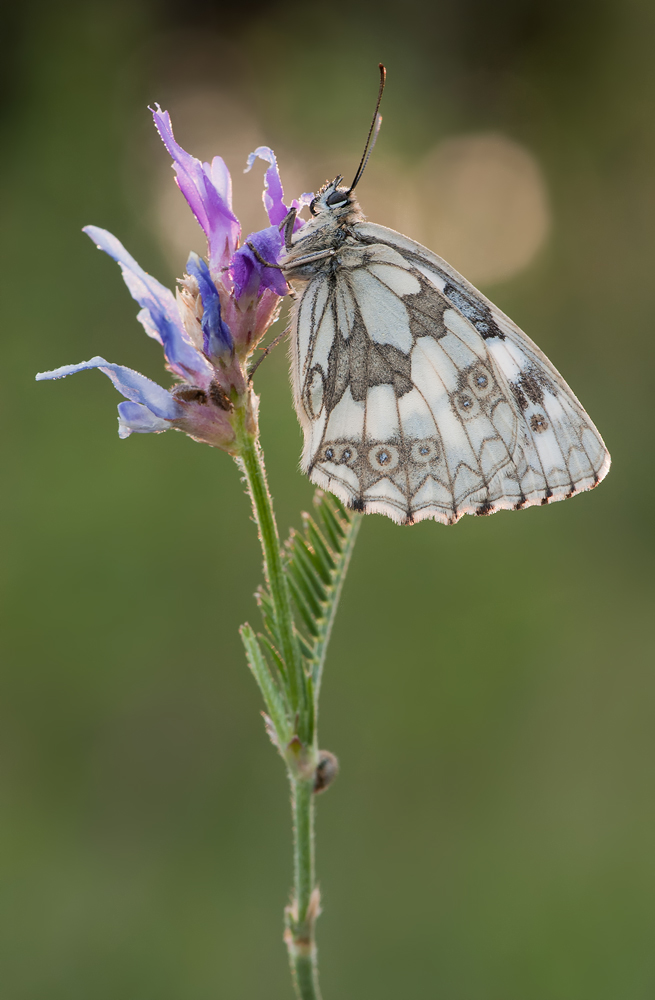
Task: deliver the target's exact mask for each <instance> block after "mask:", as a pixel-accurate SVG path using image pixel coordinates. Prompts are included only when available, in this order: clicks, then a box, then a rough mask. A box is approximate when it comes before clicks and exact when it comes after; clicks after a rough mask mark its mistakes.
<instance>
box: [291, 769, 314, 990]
mask: <svg viewBox="0 0 655 1000" xmlns="http://www.w3.org/2000/svg"><path fill="white" fill-rule="evenodd" d="M290 778H291V802H292V807H293V838H294V842H293V874H294V895H293V899H292V902H291V904H290V905H289V906H288V907H287V908H286V911H285V917H286V930H285V934H284V940H285V942H286V945H287V948H288V951H289V962H290V964H291V974H292V976H293V981H294V985H295V987H296V993H297V994H298V997H299V998H300V1000H321V994H320V990H319V987H318V958H317V953H316V942H315V937H314V927H315V924H316V917H317V916H318V914H319V892H318V888H317V887H316V886H315V874H314V798H315V796H314V782H313V779H312V780H311V781H307V780H304V781H303V780H300V779H298V778H294V777H293V776H292V775H290Z"/></svg>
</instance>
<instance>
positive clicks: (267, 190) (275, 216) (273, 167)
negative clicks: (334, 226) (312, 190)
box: [244, 146, 314, 233]
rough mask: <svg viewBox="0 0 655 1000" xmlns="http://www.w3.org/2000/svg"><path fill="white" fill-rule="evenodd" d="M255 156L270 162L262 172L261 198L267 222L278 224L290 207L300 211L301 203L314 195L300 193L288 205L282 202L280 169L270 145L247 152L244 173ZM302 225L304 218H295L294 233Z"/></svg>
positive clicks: (273, 224)
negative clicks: (262, 190)
mask: <svg viewBox="0 0 655 1000" xmlns="http://www.w3.org/2000/svg"><path fill="white" fill-rule="evenodd" d="M257 157H259V159H260V160H264V161H265V162H266V163H269V164H270V166H269V168H268V170H267V171H266V173H265V174H264V192H263V194H262V200H263V202H264V208H265V209H266V211H267V212H268V219H269V222H270V223H271V225H272V226H279V225H280V223H281V222H283V221H284V219H286V217H287V215H288V214H289V209H290V208H296V209H298V211H300V209H301V208H302V207H303V205H309V203H310V202H311V200H312V199H313V197H314V195H313V194H309V193H308V194H301V196H300V198H294V199H293V201H292V202H291V204H290V205H286V204H285V202H284V188H283V187H282V180H281V178H280V171H279V168H278V165H277V157H276V155H275V153H274V152H273V150H272V149H271V148H270V146H258V147H257V149H256V150H255V151H254V153H250V154H249V156H248V160H247V165H246V169H245V170H244V174H247V173H248V171H249V170H251V169H252V165H253V163H254V162H255V160H256V159H257ZM304 225H305V220H304V219H298V218H297V219H296V220H295V222H294V224H293V231H294V233H295V232H296V231H297V230H298V229H300V228H301V226H304Z"/></svg>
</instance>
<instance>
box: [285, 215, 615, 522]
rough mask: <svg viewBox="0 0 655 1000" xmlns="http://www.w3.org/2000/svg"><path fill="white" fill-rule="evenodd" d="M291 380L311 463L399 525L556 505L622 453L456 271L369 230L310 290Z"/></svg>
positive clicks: (394, 236) (298, 317)
mask: <svg viewBox="0 0 655 1000" xmlns="http://www.w3.org/2000/svg"><path fill="white" fill-rule="evenodd" d="M292 361H293V363H292V379H293V385H294V397H295V403H296V409H297V412H298V417H299V419H300V423H301V426H302V427H303V431H304V435H305V447H304V450H303V456H302V460H301V465H302V468H303V471H305V472H307V473H308V475H309V476H310V478H311V479H312V481H313V482H315V483H316V484H317V485H319V486H321V487H323V488H325V489H328V490H330V491H332V492H333V493H335V494H336V495H337V496H339V497H340V499H342V500H343V501H344V502H345V503H347V504H348V505H349V506H351V507H353V508H354V509H357V510H363V511H366V512H371V513H373V512H379V513H383V514H386V515H387V516H389V517H391V518H393V520H395V521H397V522H399V523H411V522H414V521H419V520H423V519H425V518H434V519H435V520H439V521H442V522H444V523H448V524H452V523H455V521H457V520H458V519H459V518H460V517H461V516H462V515H463V514H466V513H470V514H490V513H493V512H494V511H496V510H501V509H512V508H520V507H525V506H529V505H533V504H541V503H548V502H552V501H554V500H561V499H564V498H565V497H568V496H572V495H573V494H574V493H577V492H580V491H582V490H586V489H590V488H592V487H593V486H595V485H596V484H597V483H598V482H600V480H601V479H602V478H603V477H604V475H605V474H606V473H607V470H608V468H609V455H608V453H607V451H606V449H605V446H604V444H603V442H602V439H601V438H600V435H599V434H598V431H597V430H596V428H595V427H594V425H593V424H592V422H591V421H590V419H589V417H588V416H587V414H586V413H585V411H584V409H583V408H582V406H581V404H580V403H579V402H578V400H577V399H576V397H575V396H574V395H573V393H572V392H571V390H570V389H569V387H568V386H567V385H566V383H565V382H564V380H563V379H562V377H561V376H560V375H559V374H558V372H557V371H556V370H555V368H554V367H553V366H552V365H551V364H550V362H549V361H548V359H547V358H546V357H545V356H544V355H543V354H542V353H541V351H540V350H539V348H538V347H537V346H536V345H535V344H533V342H532V341H531V340H530V339H529V338H528V337H527V336H526V335H525V334H524V333H522V331H521V330H519V328H518V327H517V326H516V325H515V324H514V323H512V321H511V320H510V319H508V317H506V316H505V315H504V314H503V313H502V312H500V310H498V309H497V308H496V307H495V306H493V304H492V303H491V302H489V300H488V299H486V298H485V297H484V296H483V295H482V294H481V293H480V292H478V291H477V290H476V289H475V288H473V286H472V285H470V284H469V283H468V282H467V281H466V279H464V278H463V277H462V276H461V275H459V274H458V273H457V272H456V271H455V270H454V269H453V268H451V267H450V266H449V265H448V264H446V262H445V261H443V260H442V259H441V258H440V257H438V256H437V255H436V254H433V253H431V252H430V251H429V250H427V249H426V248H424V247H422V246H420V244H418V243H415V242H414V241H413V240H409V239H407V237H404V236H402V235H400V234H399V233H396V232H394V231H393V230H390V229H386V228H385V227H383V226H377V225H374V224H372V223H358V224H356V225H355V226H353V227H352V235H351V236H350V237H349V238H348V240H346V242H345V243H344V244H343V245H342V246H341V247H340V248H339V250H338V252H337V253H336V255H335V257H334V258H333V259H332V260H331V261H329V262H328V263H327V264H325V265H324V266H322V267H321V268H320V269H318V270H317V271H316V272H315V273H314V274H313V276H312V277H311V278H310V279H309V280H308V281H307V282H304V283H303V284H302V286H301V295H300V297H299V302H298V305H297V308H296V312H295V317H294V325H293V330H292Z"/></svg>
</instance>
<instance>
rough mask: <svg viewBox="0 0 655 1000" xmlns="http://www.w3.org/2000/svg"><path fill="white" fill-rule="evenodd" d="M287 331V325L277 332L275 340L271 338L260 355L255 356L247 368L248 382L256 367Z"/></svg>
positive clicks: (250, 380)
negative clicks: (255, 358)
mask: <svg viewBox="0 0 655 1000" xmlns="http://www.w3.org/2000/svg"><path fill="white" fill-rule="evenodd" d="M288 332H289V327H287V328H286V329H285V330H283V331H282V333H280V334H278V336H277V337H276V338H275V340H272V341H271V343H270V344H269V345H268V347H265V348H264V349H263V351H262V353H261V356H260V357H259V358H257V360H256V361H255V363H254V365H252V366H251V367H250V368H249V369H248V381H249V382H252V377H253V375H254V374H255V372H256V371H257V369H258V368H259V366H260V365H261V363H262V361H263V360H264V358H266V357H268V355H269V354H270V353H271V351H272V350H273V349H274V348H275V347H277V345H278V344H279V343H280V341H281V340H283V339H284V338H285V337H286V335H287V334H288Z"/></svg>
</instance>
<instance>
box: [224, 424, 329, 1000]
mask: <svg viewBox="0 0 655 1000" xmlns="http://www.w3.org/2000/svg"><path fill="white" fill-rule="evenodd" d="M235 424H236V431H237V442H238V446H239V454H238V456H237V461H238V463H239V465H240V467H241V469H242V470H243V473H244V475H245V478H246V482H247V484H248V491H249V493H250V498H251V500H252V507H253V512H254V515H255V520H256V523H257V528H258V531H259V540H260V542H261V546H262V553H263V557H264V574H265V577H266V582H267V585H268V589H269V593H270V597H271V601H272V604H273V611H274V615H275V621H276V625H277V629H278V632H279V635H280V644H281V646H282V648H281V649H280V653H281V654H282V658H283V660H284V665H285V668H286V672H287V675H286V682H287V685H288V691H289V700H290V702H291V705H292V708H293V711H294V712H295V713H296V718H297V735H298V738H299V740H300V747H299V751H300V752H299V754H298V755H297V757H296V759H295V761H294V754H293V753H289V754H288V755H287V756H286V760H287V766H288V770H289V779H290V782H291V800H292V808H293V831H294V865H293V868H294V891H293V898H292V902H291V905H290V906H288V907H287V909H286V911H285V917H286V930H285V941H286V944H287V948H288V951H289V961H290V964H291V971H292V976H293V980H294V985H295V988H296V992H297V995H298V997H299V1000H321V998H320V992H319V987H318V965H317V955H316V944H315V938H314V925H315V921H316V917H317V916H318V909H319V906H318V890H317V889H316V887H315V884H314V883H315V874H314V772H315V767H316V763H317V760H318V754H317V745H316V729H315V725H314V719H315V702H314V699H313V698H312V699H311V703H308V701H309V699H308V696H307V695H308V691H309V690H311V679H310V678H309V677H308V676H307V675H306V674H305V671H304V667H303V662H302V657H301V654H300V649H299V646H298V642H297V639H296V636H295V632H294V624H293V615H292V610H291V597H290V592H289V586H288V582H287V578H286V576H285V573H284V566H283V562H282V555H281V552H280V538H279V535H278V530H277V524H276V521H275V513H274V511H273V503H272V500H271V495H270V493H269V490H268V484H267V480H266V468H265V465H264V457H263V455H262V452H261V449H260V447H259V443H258V441H257V439H256V438H255V437H254V435H252V434H250V433H248V431H247V430H246V428H245V411H244V412H243V413H240V414H237V415H236V419H235ZM248 638H249V639H250V633H248ZM252 641H254V635H253V636H252ZM281 749H282V750H284V748H281Z"/></svg>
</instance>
